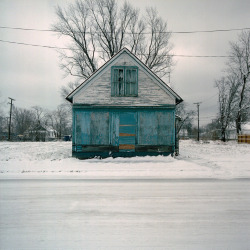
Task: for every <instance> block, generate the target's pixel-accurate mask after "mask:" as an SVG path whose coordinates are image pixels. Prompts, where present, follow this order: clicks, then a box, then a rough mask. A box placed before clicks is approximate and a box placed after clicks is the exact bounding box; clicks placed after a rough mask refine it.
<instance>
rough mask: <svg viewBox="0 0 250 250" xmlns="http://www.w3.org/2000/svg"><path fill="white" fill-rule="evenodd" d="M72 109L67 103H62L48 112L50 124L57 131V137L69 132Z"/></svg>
mask: <svg viewBox="0 0 250 250" xmlns="http://www.w3.org/2000/svg"><path fill="white" fill-rule="evenodd" d="M70 114H71V109H69V107H68V106H67V105H66V104H61V105H59V106H58V107H57V109H56V110H55V111H52V112H49V113H48V114H47V119H48V123H49V125H50V126H51V127H52V128H53V129H54V130H55V131H56V132H57V137H58V138H59V139H61V138H62V136H63V135H66V134H69V131H70V128H71V119H70V117H71V115H70Z"/></svg>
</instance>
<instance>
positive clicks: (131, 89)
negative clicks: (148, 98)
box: [125, 69, 137, 96]
mask: <svg viewBox="0 0 250 250" xmlns="http://www.w3.org/2000/svg"><path fill="white" fill-rule="evenodd" d="M136 78H137V70H136V69H126V86H125V91H126V93H125V95H126V96H134V95H136V94H137V91H136V87H137V84H136V83H137V81H136V80H137V79H136Z"/></svg>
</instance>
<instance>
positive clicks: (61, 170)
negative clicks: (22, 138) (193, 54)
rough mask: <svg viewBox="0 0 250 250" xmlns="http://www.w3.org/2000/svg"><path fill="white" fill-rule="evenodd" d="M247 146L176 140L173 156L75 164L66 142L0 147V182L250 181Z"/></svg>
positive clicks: (231, 143)
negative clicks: (91, 180)
mask: <svg viewBox="0 0 250 250" xmlns="http://www.w3.org/2000/svg"><path fill="white" fill-rule="evenodd" d="M249 177H250V145H247V144H237V143H236V142H228V143H222V142H212V141H210V142H207V143H204V142H195V141H191V140H188V141H181V142H180V155H179V156H178V157H174V158H173V157H171V156H168V157H164V156H157V157H150V156H146V157H134V158H115V159H113V158H106V159H89V160H78V159H75V158H72V157H71V142H0V178H1V179H6V178H25V179H26V178H80V179H82V178H85V179H87V178H89V179H93V178H95V179H102V178H112V179H113V178H116V179H126V178H129V179H131V178H133V179H138V178H149V179H150V178H166V179H168V178H169V179H172V178H180V179H181V178H221V179H229V178H249Z"/></svg>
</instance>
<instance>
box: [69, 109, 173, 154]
mask: <svg viewBox="0 0 250 250" xmlns="http://www.w3.org/2000/svg"><path fill="white" fill-rule="evenodd" d="M73 113H74V120H73V126H75V129H74V128H73V152H77V153H81V152H86V153H87V152H92V153H93V154H94V152H107V153H111V154H112V153H113V152H116V153H117V154H118V152H140V153H143V152H145V153H146V152H155V153H157V152H158V153H161V152H172V151H173V150H174V145H175V134H174V133H175V130H174V123H175V119H174V117H175V114H174V109H173V108H170V109H167V108H166V109H159V108H158V109H152V108H148V109H145V108H144V109H142V108H137V109H125V110H121V109H115V108H112V109H107V108H106V109H105V108H103V109H100V108H99V109H91V108H85V109H80V108H75V109H73Z"/></svg>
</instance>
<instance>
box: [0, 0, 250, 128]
mask: <svg viewBox="0 0 250 250" xmlns="http://www.w3.org/2000/svg"><path fill="white" fill-rule="evenodd" d="M69 2H72V1H65V0H53V1H52V0H1V1H0V26H9V27H23V28H35V29H50V28H51V24H52V23H53V22H54V21H55V20H56V16H55V11H54V7H55V6H56V5H57V4H59V5H63V6H64V5H66V3H69ZM129 2H131V3H132V4H133V5H134V6H136V7H138V8H140V9H141V10H143V8H144V7H146V6H154V7H156V9H157V10H158V12H159V14H160V16H161V17H162V18H163V19H164V20H167V21H168V27H169V30H170V31H173V32H175V31H197V30H217V29H237V28H249V27H250V15H249V13H250V1H249V0H216V1H215V0H154V1H152V0H136V1H132V0H129ZM239 33H240V32H239V31H231V32H216V33H195V34H173V35H172V37H171V43H172V44H173V46H174V48H173V52H174V54H176V55H178V54H183V55H198V56H199V55H227V53H228V51H229V49H230V46H229V41H236V40H237V36H238V34H239ZM0 39H1V40H7V41H14V42H23V43H30V44H39V45H49V46H57V47H60V46H61V47H65V46H66V42H65V41H63V39H58V38H57V36H56V35H55V34H53V33H52V32H39V31H20V30H9V29H0ZM175 62H176V66H175V67H174V70H173V72H172V74H171V87H172V88H173V89H174V90H175V91H176V92H177V93H178V94H179V95H180V96H181V97H182V98H183V99H184V100H185V101H186V103H187V104H188V108H189V109H196V106H195V105H194V104H193V103H194V102H200V101H201V102H202V104H201V106H200V117H201V124H206V123H207V122H209V121H211V119H213V118H215V116H216V113H217V95H216V93H217V90H216V89H215V88H214V80H215V79H217V78H219V77H220V76H222V75H223V70H224V68H225V62H226V58H184V57H175ZM58 65H59V58H58V54H57V52H56V51H55V50H54V49H48V48H39V47H31V46H24V45H17V44H9V43H3V42H0V95H1V100H3V99H4V100H6V101H7V99H8V97H12V98H14V99H15V100H16V101H15V102H14V104H15V105H16V106H17V107H22V108H31V107H32V106H35V105H39V106H41V107H43V108H47V109H49V110H53V109H55V108H56V106H57V105H59V104H60V103H61V102H62V98H61V96H60V87H61V86H62V85H63V84H66V83H67V82H69V81H70V80H72V79H73V78H71V77H67V78H63V76H64V72H62V71H61V70H60V68H59V66H58ZM5 108H6V109H7V108H8V106H7V105H6V106H5Z"/></svg>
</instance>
